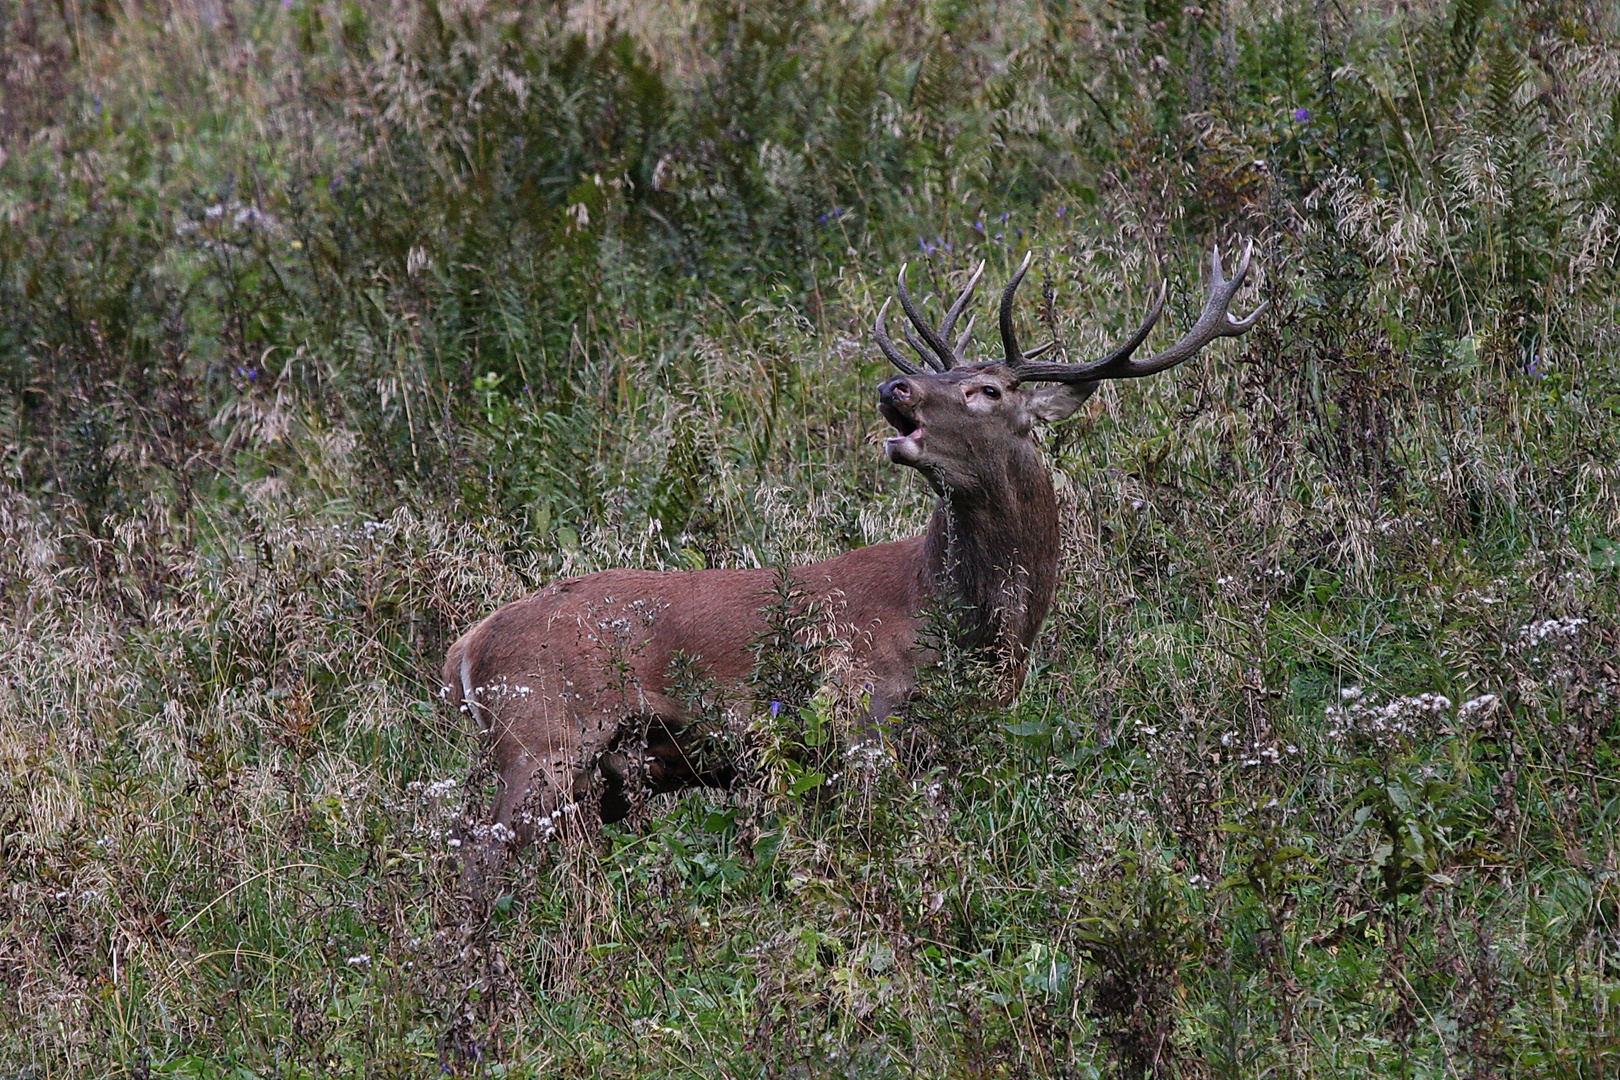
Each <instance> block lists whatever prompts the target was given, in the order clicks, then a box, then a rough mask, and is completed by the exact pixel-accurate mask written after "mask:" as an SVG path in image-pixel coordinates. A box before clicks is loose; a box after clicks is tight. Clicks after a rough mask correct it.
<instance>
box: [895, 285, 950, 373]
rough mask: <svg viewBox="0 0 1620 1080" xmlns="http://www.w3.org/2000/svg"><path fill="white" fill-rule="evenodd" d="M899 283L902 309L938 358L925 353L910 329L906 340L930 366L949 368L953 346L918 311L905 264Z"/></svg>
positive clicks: (935, 368) (936, 369) (938, 368)
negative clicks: (909, 286) (913, 300)
mask: <svg viewBox="0 0 1620 1080" xmlns="http://www.w3.org/2000/svg"><path fill="white" fill-rule="evenodd" d="M908 265H909V264H908ZM899 284H900V307H901V309H902V310H903V311H904V312H905V313H906V318H908V319H910V320H911V325H913V326H915V327H916V328H917V332H918V333H919V334H921V335H922V339H923V340H924V341H925V342H927V343H928V348H929V349H931V350H932V351H933V353H934V356H935V357H937V358H938V359H937V360H935V359H931V358H930V357H929V356H928V354H927V353H924V352H923V350H922V349H921V348H920V347H918V345H917V342H916V340H915V339H914V338H912V336H911V331H909V330H908V331H906V340H907V341H910V342H911V344H912V348H914V349H917V351H918V352H919V353H922V357H923V360H924V361H926V362H927V363H928V366H929V367H931V368H933V369H934V370H935V371H946V370H948V369H949V368H950V366H951V360H952V357H951V348H950V346H949V345H946V344H945V339H944V338H942V337H940V335H939V334H937V333H935V332H934V329H933V327H931V326H929V325H928V323H927V322H925V321H924V320H923V317H922V312H920V311H918V310H917V305H916V304H914V303H913V302H912V300H911V290H910V289H908V288H906V267H905V266H901V267H900V282H899Z"/></svg>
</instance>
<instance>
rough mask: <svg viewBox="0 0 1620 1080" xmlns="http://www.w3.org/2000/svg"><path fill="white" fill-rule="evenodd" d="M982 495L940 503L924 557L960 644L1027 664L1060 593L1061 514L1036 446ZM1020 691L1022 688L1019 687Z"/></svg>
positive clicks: (955, 496) (955, 497) (1018, 680)
mask: <svg viewBox="0 0 1620 1080" xmlns="http://www.w3.org/2000/svg"><path fill="white" fill-rule="evenodd" d="M1020 450H1021V451H1027V452H1022V453H1020V454H1017V455H1014V457H1013V458H1012V459H1011V460H1009V461H1008V462H1007V463H1006V468H1005V470H1004V474H1003V475H1001V476H999V477H997V478H996V480H995V482H993V483H990V484H986V485H984V486H983V487H982V488H981V489H980V490H979V491H978V492H976V493H951V494H949V495H946V496H945V497H943V498H941V499H940V501H939V505H938V506H937V507H936V508H935V510H934V516H933V519H932V521H930V523H929V526H928V536H927V540H926V543H925V550H926V552H927V558H928V568H929V576H930V578H931V580H932V583H933V587H934V589H933V591H934V592H935V593H936V594H939V595H940V596H941V599H944V600H946V601H948V602H951V603H954V604H955V605H956V606H957V607H958V609H959V611H960V614H961V623H960V626H961V636H962V638H963V640H962V641H961V642H960V644H963V645H965V646H968V647H970V648H990V649H995V650H998V651H1005V653H1006V654H1007V655H1006V657H1005V659H1007V660H1011V661H1012V663H1013V665H1014V666H1015V668H1016V677H1015V680H1014V681H1015V683H1021V682H1022V675H1023V665H1024V662H1025V659H1026V658H1027V656H1028V654H1029V649H1030V646H1031V645H1032V644H1033V643H1034V640H1035V635H1036V634H1037V633H1038V632H1039V631H1040V627H1041V622H1042V621H1043V620H1044V619H1045V618H1046V613H1047V611H1048V610H1049V609H1050V608H1051V606H1052V597H1053V594H1054V593H1055V592H1056V589H1057V570H1058V510H1057V496H1056V495H1055V494H1054V492H1053V490H1052V479H1051V476H1050V475H1049V474H1048V473H1047V471H1046V467H1045V465H1044V464H1043V463H1042V462H1041V461H1040V458H1039V456H1038V454H1037V452H1036V450H1035V448H1034V446H1033V445H1031V446H1028V447H1020ZM1015 689H1016V687H1015Z"/></svg>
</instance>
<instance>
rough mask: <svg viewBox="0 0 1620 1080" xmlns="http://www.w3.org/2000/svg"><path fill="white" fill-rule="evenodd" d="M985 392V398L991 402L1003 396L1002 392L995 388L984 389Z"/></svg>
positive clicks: (987, 387)
mask: <svg viewBox="0 0 1620 1080" xmlns="http://www.w3.org/2000/svg"><path fill="white" fill-rule="evenodd" d="M983 392H984V396H985V397H987V398H989V399H990V400H991V401H994V400H995V399H996V398H998V397H1000V396H1001V391H1000V390H997V389H996V388H995V387H993V386H986V387H984V390H983Z"/></svg>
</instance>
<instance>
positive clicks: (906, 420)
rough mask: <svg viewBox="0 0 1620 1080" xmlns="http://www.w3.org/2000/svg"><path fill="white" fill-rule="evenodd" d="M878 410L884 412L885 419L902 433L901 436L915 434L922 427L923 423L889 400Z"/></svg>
mask: <svg viewBox="0 0 1620 1080" xmlns="http://www.w3.org/2000/svg"><path fill="white" fill-rule="evenodd" d="M878 411H879V412H881V413H882V414H883V419H885V420H887V421H888V422H889V426H890V427H892V428H894V430H896V431H898V432H899V433H900V437H901V438H906V437H908V436H911V435H915V434H916V433H917V432H918V431H919V430H921V429H922V425H921V424H919V423H917V421H915V420H913V419H912V418H911V417H909V416H907V415H906V414H905V413H903V412H901V411H900V410H899V409H897V408H895V407H894V406H893V405H890V404H888V403H887V402H885V403H883V404H881V405H879V406H878Z"/></svg>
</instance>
